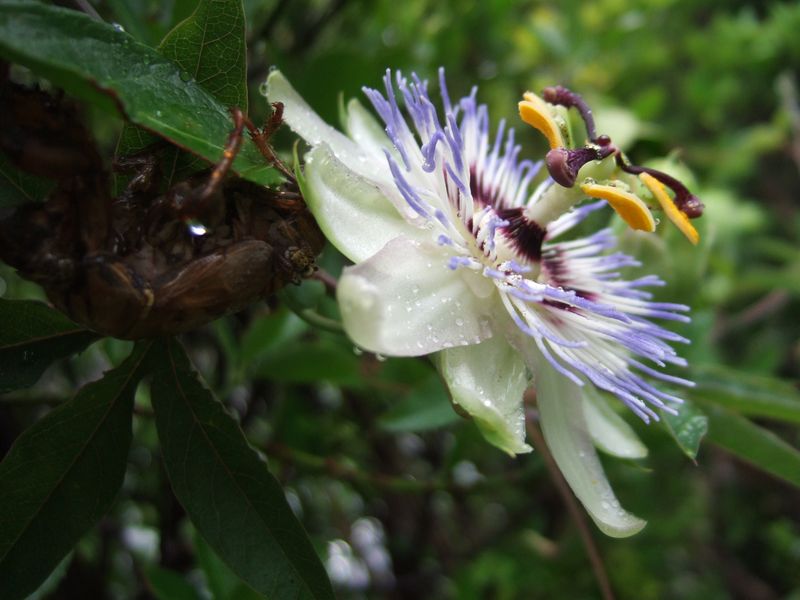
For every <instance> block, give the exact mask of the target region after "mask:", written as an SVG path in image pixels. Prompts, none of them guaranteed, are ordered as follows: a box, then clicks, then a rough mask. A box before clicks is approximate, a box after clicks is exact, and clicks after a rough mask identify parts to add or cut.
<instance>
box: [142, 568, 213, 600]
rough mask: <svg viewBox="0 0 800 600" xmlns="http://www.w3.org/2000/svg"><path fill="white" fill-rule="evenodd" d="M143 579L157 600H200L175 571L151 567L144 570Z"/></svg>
mask: <svg viewBox="0 0 800 600" xmlns="http://www.w3.org/2000/svg"><path fill="white" fill-rule="evenodd" d="M145 577H146V578H147V583H148V585H149V586H150V590H151V591H152V592H153V595H154V596H155V597H156V599H157V600H200V598H201V596H200V594H198V593H197V590H195V589H194V588H193V587H192V585H191V584H190V583H189V582H188V581H186V580H185V579H184V578H183V575H181V574H180V573H178V572H176V571H170V570H168V569H162V568H161V567H157V566H155V565H151V566H149V567H147V568H146V569H145ZM215 600H216V596H215Z"/></svg>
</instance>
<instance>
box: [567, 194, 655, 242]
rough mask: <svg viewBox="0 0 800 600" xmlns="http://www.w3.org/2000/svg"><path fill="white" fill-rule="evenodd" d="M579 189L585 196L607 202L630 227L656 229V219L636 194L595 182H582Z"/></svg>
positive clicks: (647, 229)
mask: <svg viewBox="0 0 800 600" xmlns="http://www.w3.org/2000/svg"><path fill="white" fill-rule="evenodd" d="M581 191H582V192H583V193H584V194H586V195H587V196H590V197H592V198H600V199H601V200H605V201H606V202H608V203H609V204H610V205H611V208H613V209H614V210H615V211H617V214H618V215H619V216H620V217H622V220H623V221H625V222H626V223H627V224H628V226H630V228H631V229H639V230H641V231H655V230H656V220H655V219H654V218H653V214H652V213H651V212H650V209H649V208H647V205H646V204H645V203H644V202H642V201H641V199H639V197H638V196H634V195H633V194H631V193H630V192H626V191H623V190H621V189H619V188H616V187H614V186H611V185H599V184H597V183H584V184H583V185H581Z"/></svg>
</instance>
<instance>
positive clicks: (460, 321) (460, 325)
mask: <svg viewBox="0 0 800 600" xmlns="http://www.w3.org/2000/svg"><path fill="white" fill-rule="evenodd" d="M456 325H458V326H459V327H463V326H464V319H461V318H459V319H456Z"/></svg>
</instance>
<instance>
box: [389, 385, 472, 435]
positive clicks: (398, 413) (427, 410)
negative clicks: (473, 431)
mask: <svg viewBox="0 0 800 600" xmlns="http://www.w3.org/2000/svg"><path fill="white" fill-rule="evenodd" d="M460 420H461V417H459V416H458V413H456V411H455V410H454V409H453V405H452V404H451V403H450V396H449V395H448V394H447V390H446V389H445V387H444V384H443V383H442V380H441V379H440V378H439V377H438V376H437V375H432V376H431V377H429V378H428V379H426V380H425V381H424V382H423V383H422V384H421V385H419V386H417V387H416V388H415V389H414V391H412V392H411V393H410V394H409V395H408V397H407V398H405V399H404V400H402V401H401V402H398V403H397V404H395V405H394V406H393V407H392V408H390V409H389V410H388V411H387V412H386V413H385V414H384V415H383V416H382V417H381V418H380V420H379V421H378V424H379V425H380V426H381V427H382V428H383V429H385V430H386V431H392V432H395V433H397V432H404V431H428V430H431V429H437V428H439V427H446V426H447V425H451V424H453V423H455V422H456V421H460Z"/></svg>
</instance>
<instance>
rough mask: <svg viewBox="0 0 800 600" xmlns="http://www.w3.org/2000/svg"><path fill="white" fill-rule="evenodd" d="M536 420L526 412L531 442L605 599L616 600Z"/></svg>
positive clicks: (604, 570)
mask: <svg viewBox="0 0 800 600" xmlns="http://www.w3.org/2000/svg"><path fill="white" fill-rule="evenodd" d="M536 420H537V419H536V415H535V412H534V411H531V410H527V411H526V412H525V426H526V429H527V431H528V436H529V437H530V438H531V441H533V446H534V448H536V450H538V452H539V454H541V455H542V459H544V464H545V466H546V467H547V472H548V473H549V474H550V478H551V479H552V480H553V483H554V484H555V486H556V489H557V490H558V493H559V495H560V496H561V498H562V499H563V500H564V504H566V505H567V510H568V511H569V515H570V517H571V518H572V522H573V523H574V524H575V527H577V529H578V533H579V534H580V536H581V541H582V542H583V546H584V548H585V549H586V554H587V556H588V557H589V562H590V563H591V564H592V571H594V576H595V578H596V579H597V585H598V587H599V588H600V593H601V594H602V596H603V599H604V600H614V592H613V590H612V589H611V582H610V581H609V579H608V573H607V572H606V568H605V565H604V564H603V558H602V557H601V556H600V551H599V550H598V549H597V545H596V544H595V542H594V538H592V534H591V531H590V530H589V525H588V523H587V522H586V515H585V514H584V513H583V510H582V509H581V507H580V506H578V502H577V501H576V500H575V496H573V495H572V490H570V489H569V485H568V484H567V481H566V480H565V479H564V476H563V475H562V474H561V470H560V469H559V468H558V465H557V464H556V461H555V459H554V458H553V455H552V454H550V451H549V450H548V448H547V444H546V443H545V441H544V436H543V435H542V432H541V430H540V429H539V425H538V423H537V422H536Z"/></svg>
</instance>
